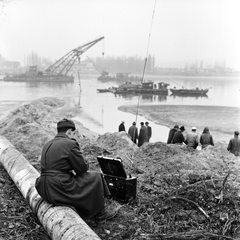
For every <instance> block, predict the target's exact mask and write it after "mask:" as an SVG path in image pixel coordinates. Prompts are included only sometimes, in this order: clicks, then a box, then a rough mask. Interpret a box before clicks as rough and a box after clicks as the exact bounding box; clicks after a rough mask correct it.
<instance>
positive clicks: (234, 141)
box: [227, 131, 240, 156]
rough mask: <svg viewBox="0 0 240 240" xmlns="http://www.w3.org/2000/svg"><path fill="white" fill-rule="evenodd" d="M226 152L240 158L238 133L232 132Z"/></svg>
mask: <svg viewBox="0 0 240 240" xmlns="http://www.w3.org/2000/svg"><path fill="white" fill-rule="evenodd" d="M227 150H228V151H229V152H231V153H233V154H234V155H235V156H240V139H239V132H238V131H235V132H234V137H233V138H231V139H230V141H229V144H228V147H227Z"/></svg>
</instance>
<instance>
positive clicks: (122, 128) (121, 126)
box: [118, 121, 126, 132]
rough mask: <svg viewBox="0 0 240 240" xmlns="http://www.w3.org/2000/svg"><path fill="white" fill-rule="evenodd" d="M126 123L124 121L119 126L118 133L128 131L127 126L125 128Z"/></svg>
mask: <svg viewBox="0 0 240 240" xmlns="http://www.w3.org/2000/svg"><path fill="white" fill-rule="evenodd" d="M124 123H125V122H124V121H122V122H121V124H120V125H119V127H118V131H119V132H121V131H124V132H126V130H125V126H124Z"/></svg>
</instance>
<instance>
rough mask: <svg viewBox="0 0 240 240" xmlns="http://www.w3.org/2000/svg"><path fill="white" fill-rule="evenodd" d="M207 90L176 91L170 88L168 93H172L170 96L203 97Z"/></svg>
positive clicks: (183, 89) (184, 89)
mask: <svg viewBox="0 0 240 240" xmlns="http://www.w3.org/2000/svg"><path fill="white" fill-rule="evenodd" d="M208 90H209V88H207V89H199V88H194V89H186V88H182V89H176V88H175V87H174V88H171V89H170V91H171V92H172V95H181V96H182V95H193V96H205V95H207V93H208Z"/></svg>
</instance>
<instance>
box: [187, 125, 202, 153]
mask: <svg viewBox="0 0 240 240" xmlns="http://www.w3.org/2000/svg"><path fill="white" fill-rule="evenodd" d="M196 131H197V128H196V127H192V131H191V132H188V133H187V135H186V139H185V141H184V142H185V143H186V144H187V146H188V147H191V148H194V149H196V148H197V146H198V143H199V139H198V134H197V133H196Z"/></svg>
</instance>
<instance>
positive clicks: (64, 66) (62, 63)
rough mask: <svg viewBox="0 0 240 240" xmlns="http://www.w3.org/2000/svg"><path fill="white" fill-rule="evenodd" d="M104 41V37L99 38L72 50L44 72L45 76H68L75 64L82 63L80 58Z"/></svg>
mask: <svg viewBox="0 0 240 240" xmlns="http://www.w3.org/2000/svg"><path fill="white" fill-rule="evenodd" d="M102 39H104V37H100V38H97V39H95V40H93V41H91V42H88V43H86V44H84V45H82V46H80V47H77V48H75V49H73V50H71V51H70V52H68V53H67V54H66V55H64V56H63V57H62V58H60V59H59V60H58V61H56V62H55V63H53V64H52V65H51V66H50V67H48V68H47V69H46V70H45V71H44V75H60V74H61V75H67V73H68V72H69V70H70V69H71V67H72V66H73V64H74V63H75V62H76V61H77V60H78V61H79V62H80V56H81V55H82V54H83V53H84V52H86V51H87V50H88V49H89V48H91V47H92V46H93V45H95V44H96V43H98V42H99V41H101V40H102Z"/></svg>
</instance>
